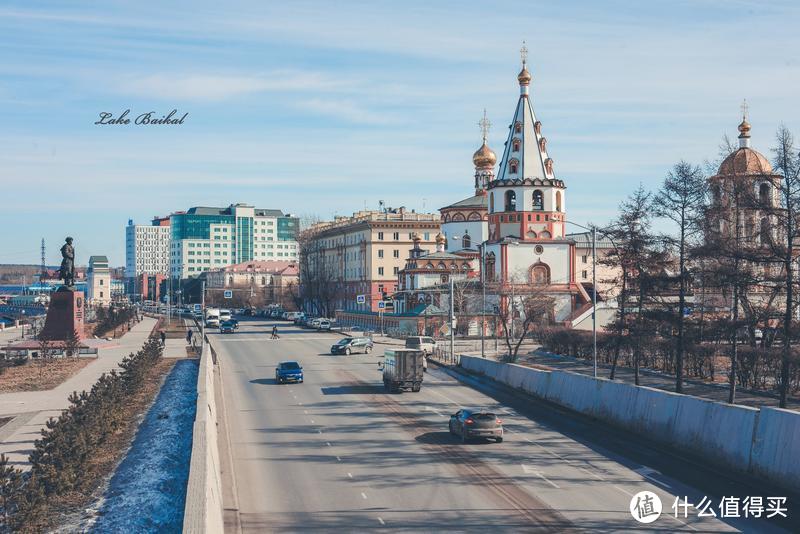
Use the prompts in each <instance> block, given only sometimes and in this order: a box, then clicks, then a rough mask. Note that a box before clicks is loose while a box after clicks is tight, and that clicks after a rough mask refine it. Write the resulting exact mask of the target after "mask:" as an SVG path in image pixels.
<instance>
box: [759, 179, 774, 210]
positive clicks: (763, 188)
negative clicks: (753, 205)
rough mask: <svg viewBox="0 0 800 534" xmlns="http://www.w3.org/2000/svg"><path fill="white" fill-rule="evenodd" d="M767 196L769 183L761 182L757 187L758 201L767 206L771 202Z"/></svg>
mask: <svg viewBox="0 0 800 534" xmlns="http://www.w3.org/2000/svg"><path fill="white" fill-rule="evenodd" d="M769 196H770V195H769V184H767V183H763V184H761V185H760V186H759V187H758V201H759V202H760V203H761V204H763V205H765V206H769V205H770V204H771V202H770V198H769Z"/></svg>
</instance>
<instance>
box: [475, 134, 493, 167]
mask: <svg viewBox="0 0 800 534" xmlns="http://www.w3.org/2000/svg"><path fill="white" fill-rule="evenodd" d="M472 163H474V164H475V167H477V168H484V167H494V166H495V163H497V155H495V153H494V152H492V149H491V148H489V146H488V145H487V144H486V141H485V140H484V141H483V145H482V146H481V147H480V148H479V149H478V150H476V151H475V153H474V154H473V155H472Z"/></svg>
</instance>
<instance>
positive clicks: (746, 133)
mask: <svg viewBox="0 0 800 534" xmlns="http://www.w3.org/2000/svg"><path fill="white" fill-rule="evenodd" d="M739 137H740V138H743V137H750V123H749V122H747V119H742V122H741V124H739Z"/></svg>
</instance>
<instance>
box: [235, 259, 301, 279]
mask: <svg viewBox="0 0 800 534" xmlns="http://www.w3.org/2000/svg"><path fill="white" fill-rule="evenodd" d="M219 271H223V272H226V273H259V274H262V273H264V274H282V275H284V276H296V275H297V273H298V268H297V263H295V262H292V261H281V260H254V261H245V262H242V263H237V264H235V265H228V266H227V267H223V268H222V269H219Z"/></svg>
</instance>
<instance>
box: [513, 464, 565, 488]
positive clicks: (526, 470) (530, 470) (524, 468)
mask: <svg viewBox="0 0 800 534" xmlns="http://www.w3.org/2000/svg"><path fill="white" fill-rule="evenodd" d="M521 465H522V471H523V472H524V473H525V474H526V475H536V476H537V477H539V478H541V479H542V480H544V481H545V482H547V483H548V484H550V485H551V486H553V487H554V488H555V489H561V488H560V487H559V485H558V484H556V483H555V482H553V481H552V480H550V479H549V478H547V477H546V476H544V474H542V472H541V471H539V470H538V469H534V468H533V467H531V466H529V465H525V464H521Z"/></svg>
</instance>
